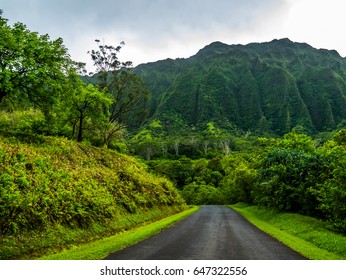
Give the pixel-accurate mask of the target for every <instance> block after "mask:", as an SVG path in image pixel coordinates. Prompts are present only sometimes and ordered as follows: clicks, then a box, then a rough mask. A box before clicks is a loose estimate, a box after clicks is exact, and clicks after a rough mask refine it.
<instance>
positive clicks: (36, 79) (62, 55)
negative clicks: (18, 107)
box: [0, 12, 77, 115]
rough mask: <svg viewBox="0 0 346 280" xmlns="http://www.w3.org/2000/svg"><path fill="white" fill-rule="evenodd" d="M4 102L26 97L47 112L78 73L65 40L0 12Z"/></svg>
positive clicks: (0, 92) (0, 84) (0, 94)
mask: <svg viewBox="0 0 346 280" xmlns="http://www.w3.org/2000/svg"><path fill="white" fill-rule="evenodd" d="M0 57H1V59H0V102H1V101H3V100H4V99H9V100H12V101H13V100H19V99H22V100H26V101H27V102H29V103H30V104H34V105H35V106H36V107H39V108H40V109H41V110H42V111H43V112H44V113H45V115H47V114H48V113H49V111H50V108H51V107H52V104H55V103H56V99H57V98H59V95H60V94H61V93H62V92H63V90H64V85H65V84H66V79H67V78H68V76H70V75H74V74H75V73H76V67H77V63H75V62H73V61H72V60H71V59H70V56H69V54H68V51H67V49H66V47H65V46H64V45H63V40H62V39H61V38H58V39H56V40H51V39H50V37H49V36H48V35H40V34H38V33H37V32H32V31H30V30H29V29H28V28H27V27H26V26H25V25H24V24H22V23H15V24H14V25H13V26H10V25H9V24H8V20H7V19H5V18H3V17H2V12H0Z"/></svg>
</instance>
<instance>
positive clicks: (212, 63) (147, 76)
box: [135, 39, 346, 136]
mask: <svg viewBox="0 0 346 280" xmlns="http://www.w3.org/2000/svg"><path fill="white" fill-rule="evenodd" d="M135 73H138V75H139V76H140V77H142V78H143V79H144V80H145V81H146V83H147V85H148V88H149V89H150V91H151V92H152V94H151V97H150V100H149V106H148V109H149V111H150V114H149V116H148V117H149V119H148V122H150V121H152V119H154V118H155V119H158V120H160V121H161V122H162V124H163V126H164V130H165V131H167V132H168V133H169V134H173V135H174V134H177V133H178V132H179V133H181V130H183V131H189V130H190V129H191V127H193V128H195V129H196V130H198V131H201V130H202V129H203V127H204V126H205V125H206V124H207V123H208V122H210V121H213V122H214V123H215V124H216V125H217V126H219V127H222V128H225V129H227V130H231V131H233V133H236V132H239V131H246V132H247V131H251V132H252V133H256V134H257V135H262V136H267V135H268V134H269V135H280V136H281V135H284V134H286V133H288V132H290V131H291V130H292V129H295V130H296V131H298V132H300V133H305V134H310V135H312V134H317V133H319V132H324V131H331V130H335V129H337V128H341V127H342V125H343V122H344V120H346V109H345V108H346V99H345V95H346V82H345V81H346V79H345V76H346V64H345V59H344V58H342V57H341V56H340V55H339V54H338V53H337V52H336V51H327V50H317V49H314V48H312V47H311V46H309V45H307V44H301V43H294V42H291V41H290V40H288V39H281V40H273V41H271V42H268V43H260V44H248V45H226V44H223V43H220V42H214V43H212V44H210V45H208V46H206V47H205V48H203V49H202V50H200V51H199V52H198V53H197V54H196V55H194V56H192V57H190V58H188V59H177V60H163V61H158V62H155V63H150V64H145V65H140V66H138V67H136V69H135Z"/></svg>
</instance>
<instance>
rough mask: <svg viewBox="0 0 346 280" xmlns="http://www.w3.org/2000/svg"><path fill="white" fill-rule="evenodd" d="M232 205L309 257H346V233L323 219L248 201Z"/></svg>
mask: <svg viewBox="0 0 346 280" xmlns="http://www.w3.org/2000/svg"><path fill="white" fill-rule="evenodd" d="M231 208H233V209H234V210H236V211H237V212H238V213H240V214H241V215H242V216H243V217H244V218H246V219H247V220H248V221H249V222H251V223H252V224H254V225H255V226H257V227H258V228H260V229H261V230H263V231H265V232H266V233H268V234H270V235H271V236H273V237H275V238H276V239H278V240H279V241H281V242H282V243H284V244H286V245H287V246H289V247H291V248H292V249H294V250H295V251H297V252H299V253H300V254H302V255H303V256H305V257H306V258H308V259H313V260H346V236H343V235H340V234H336V233H334V232H332V231H329V230H328V229H327V228H326V224H325V223H324V222H323V221H320V220H318V219H315V218H312V217H308V216H303V215H299V214H293V213H280V212H276V211H273V210H270V209H266V208H259V207H257V206H250V205H248V204H245V203H237V204H235V205H232V206H231Z"/></svg>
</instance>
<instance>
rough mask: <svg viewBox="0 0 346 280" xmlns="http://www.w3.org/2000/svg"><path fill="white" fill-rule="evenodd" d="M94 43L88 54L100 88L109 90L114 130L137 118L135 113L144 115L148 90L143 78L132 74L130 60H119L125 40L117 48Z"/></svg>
mask: <svg viewBox="0 0 346 280" xmlns="http://www.w3.org/2000/svg"><path fill="white" fill-rule="evenodd" d="M96 43H97V46H98V49H97V50H92V51H91V52H89V53H90V54H91V58H92V60H93V61H94V65H95V66H96V72H97V79H98V83H97V85H98V87H99V89H100V90H106V91H108V92H109V94H110V95H111V97H112V104H111V105H110V109H109V112H110V114H109V122H110V123H112V124H113V125H114V130H115V132H116V131H117V130H121V129H123V128H124V127H125V126H126V125H128V124H129V123H130V122H131V121H132V122H133V121H137V119H134V118H135V117H134V116H135V115H136V116H137V117H143V114H144V113H145V104H146V102H147V98H148V95H149V92H148V91H147V90H146V89H145V85H144V81H143V80H142V79H141V78H139V77H137V76H136V75H135V74H133V73H132V71H131V66H132V62H130V61H127V62H120V61H119V59H118V57H117V55H118V53H119V52H120V50H121V48H122V46H123V45H124V42H121V43H120V45H119V46H117V47H114V46H109V45H104V44H100V40H96ZM129 119H130V120H129Z"/></svg>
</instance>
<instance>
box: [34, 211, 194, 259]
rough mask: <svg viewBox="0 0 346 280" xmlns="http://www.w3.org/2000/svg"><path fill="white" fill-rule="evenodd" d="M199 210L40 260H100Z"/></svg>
mask: <svg viewBox="0 0 346 280" xmlns="http://www.w3.org/2000/svg"><path fill="white" fill-rule="evenodd" d="M197 210H199V207H197V206H195V207H193V208H190V209H188V210H185V211H183V212H181V213H178V214H175V215H173V216H170V217H167V218H164V219H162V220H159V221H157V222H154V223H151V224H147V225H144V226H141V227H138V228H134V229H131V230H128V231H124V232H121V233H118V234H116V235H114V236H111V237H106V238H104V239H101V240H98V241H94V242H91V243H88V244H83V245H80V246H78V247H75V248H72V249H70V250H66V251H63V252H61V253H58V254H54V255H47V256H43V257H41V258H39V259H40V260H100V259H103V258H105V257H106V256H108V255H109V254H110V253H112V252H115V251H118V250H121V249H123V248H125V247H128V246H130V245H133V244H135V243H138V242H139V241H141V240H143V239H146V238H148V237H150V236H152V235H155V234H157V233H158V232H159V231H161V230H162V229H164V228H167V227H169V226H172V225H173V224H175V223H177V222H178V221H180V220H182V219H184V218H186V217H187V216H189V215H191V214H193V213H194V212H196V211H197Z"/></svg>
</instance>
